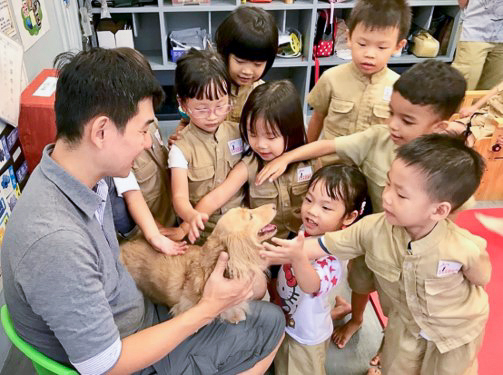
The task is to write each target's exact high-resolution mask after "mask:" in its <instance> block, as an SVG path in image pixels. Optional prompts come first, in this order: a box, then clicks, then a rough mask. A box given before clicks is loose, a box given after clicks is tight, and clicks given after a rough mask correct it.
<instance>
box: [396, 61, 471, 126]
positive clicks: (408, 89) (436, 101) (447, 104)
mask: <svg viewBox="0 0 503 375" xmlns="http://www.w3.org/2000/svg"><path fill="white" fill-rule="evenodd" d="M393 90H395V91H397V92H398V93H399V94H400V95H401V96H402V97H404V98H405V99H407V100H408V101H409V102H411V103H412V104H416V105H423V106H431V108H433V110H434V111H435V113H436V114H438V116H439V118H440V120H448V119H449V118H450V117H451V115H452V114H453V113H455V112H456V111H457V110H458V109H459V107H460V105H461V102H462V101H463V97H464V96H465V91H466V80H465V79H464V77H463V75H462V74H461V73H460V72H459V71H458V70H457V69H455V68H453V67H452V66H450V65H449V64H447V63H444V62H442V61H438V60H433V59H430V60H426V61H423V62H421V63H418V64H415V65H414V66H412V67H411V68H410V69H409V70H407V71H406V72H404V73H403V74H402V75H401V76H400V78H398V80H397V81H396V82H395V84H394V85H393Z"/></svg>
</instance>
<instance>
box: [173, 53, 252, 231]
mask: <svg viewBox="0 0 503 375" xmlns="http://www.w3.org/2000/svg"><path fill="white" fill-rule="evenodd" d="M175 89H176V93H177V95H178V100H179V103H180V105H181V106H182V108H183V110H184V111H185V112H186V113H188V114H189V115H190V124H189V125H188V126H187V127H186V128H185V129H183V130H182V132H181V133H180V139H179V140H178V141H176V142H175V144H174V145H172V146H171V149H170V152H169V159H168V166H169V168H170V169H171V183H172V191H173V207H174V209H175V212H176V213H177V215H178V216H179V217H180V218H181V219H182V220H184V221H186V222H190V221H191V220H193V219H195V218H198V219H199V220H202V218H201V216H200V214H199V213H198V212H197V211H196V210H195V209H194V207H195V205H196V204H197V203H198V202H199V200H201V198H202V197H204V196H205V195H206V194H207V193H209V192H210V191H212V190H213V189H215V188H216V187H217V186H219V185H220V184H221V183H222V182H223V181H224V180H225V179H226V177H227V175H228V174H229V172H230V170H231V169H232V168H233V167H234V166H235V165H236V164H237V163H238V162H239V161H240V160H241V155H242V152H243V141H242V139H241V136H240V134H239V128H238V126H237V125H236V124H234V123H231V122H229V121H226V120H225V118H226V116H227V114H228V113H229V111H230V109H231V104H230V101H229V89H230V78H229V75H228V73H227V69H226V66H225V64H224V62H223V61H222V58H221V57H220V56H219V55H218V54H217V53H216V52H213V51H209V50H205V51H197V50H195V49H191V50H190V51H189V52H188V53H187V54H185V55H184V56H183V57H182V58H180V59H179V60H178V62H177V64H176V70H175ZM243 197H244V196H243V190H242V189H241V188H239V189H235V190H234V191H233V193H232V194H231V195H230V196H229V197H228V199H227V200H226V202H227V203H226V204H225V205H221V206H219V207H218V208H221V209H220V210H219V211H218V212H216V213H214V214H213V215H212V216H211V217H210V218H209V221H208V223H207V226H206V230H205V232H204V236H203V238H202V239H204V238H205V237H206V236H207V235H209V234H210V233H211V231H212V230H213V228H214V226H215V224H216V222H217V220H218V219H219V217H220V216H221V214H222V213H224V212H225V211H226V210H227V209H229V208H232V207H236V206H240V204H241V202H242V200H243ZM214 211H216V210H214ZM214 211H212V213H213V212H214ZM205 219H207V218H206V217H205ZM201 222H202V221H201Z"/></svg>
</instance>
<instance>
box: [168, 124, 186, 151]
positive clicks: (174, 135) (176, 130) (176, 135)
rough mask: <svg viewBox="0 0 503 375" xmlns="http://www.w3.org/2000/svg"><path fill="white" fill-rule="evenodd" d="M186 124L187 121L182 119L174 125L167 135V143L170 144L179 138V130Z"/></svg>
mask: <svg viewBox="0 0 503 375" xmlns="http://www.w3.org/2000/svg"><path fill="white" fill-rule="evenodd" d="M187 125H188V123H187V122H184V121H183V120H180V122H179V123H178V126H177V127H176V129H175V131H174V132H173V133H172V134H171V135H170V136H169V138H168V145H169V146H171V145H172V144H174V143H175V142H176V141H178V140H179V139H180V132H181V131H182V130H183V129H184V128H185V127H186V126H187Z"/></svg>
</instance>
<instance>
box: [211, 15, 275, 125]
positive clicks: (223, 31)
mask: <svg viewBox="0 0 503 375" xmlns="http://www.w3.org/2000/svg"><path fill="white" fill-rule="evenodd" d="M215 43H216V46H217V50H218V52H219V53H220V54H221V55H222V56H223V58H224V61H225V64H226V65H227V69H228V70H229V75H230V77H231V80H232V86H231V87H232V88H231V95H232V96H233V108H232V110H231V112H230V113H229V114H228V115H227V120H230V121H235V122H239V120H240V118H241V112H242V110H243V106H244V104H245V102H246V99H247V98H248V95H250V93H251V91H252V90H253V89H254V88H255V87H257V86H258V85H260V84H262V83H264V81H262V79H261V78H262V77H264V76H265V74H266V73H267V72H268V71H269V69H270V68H271V66H272V64H273V62H274V59H275V57H276V52H277V51H278V28H277V26H276V23H275V22H274V18H273V17H272V15H271V14H269V13H267V12H266V11H265V10H263V9H261V8H258V7H247V6H240V7H239V8H237V9H235V10H234V11H233V12H232V13H231V14H230V15H229V16H228V17H227V18H226V19H225V20H224V21H223V22H222V23H221V24H220V25H219V26H218V28H217V31H216V33H215Z"/></svg>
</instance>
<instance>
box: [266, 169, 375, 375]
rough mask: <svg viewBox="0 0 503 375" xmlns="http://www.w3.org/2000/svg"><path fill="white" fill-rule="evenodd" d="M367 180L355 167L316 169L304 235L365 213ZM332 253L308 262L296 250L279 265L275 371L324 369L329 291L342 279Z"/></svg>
mask: <svg viewBox="0 0 503 375" xmlns="http://www.w3.org/2000/svg"><path fill="white" fill-rule="evenodd" d="M366 195H367V183H366V181H365V176H363V174H362V173H361V172H360V171H359V169H358V168H357V167H356V166H352V165H347V164H334V165H329V166H326V167H323V168H321V169H319V170H318V171H316V173H315V174H314V175H313V177H312V178H311V180H310V181H309V190H308V192H307V194H306V196H305V198H304V202H303V203H302V207H301V217H302V227H301V230H303V231H304V236H305V237H308V236H321V235H323V234H325V233H326V232H333V231H336V230H339V229H342V228H344V227H347V226H349V225H351V224H352V223H354V222H355V221H356V220H357V219H358V217H359V216H360V215H361V214H362V213H363V208H364V206H365V203H364V202H365V197H366ZM341 274H342V268H341V264H340V263H339V261H338V260H337V259H336V258H335V257H334V256H326V257H323V258H320V259H317V260H316V261H309V260H308V259H307V257H306V256H305V254H299V256H298V257H297V259H295V260H292V263H291V264H284V265H282V266H281V268H280V271H279V274H278V279H277V284H276V288H277V294H278V297H279V300H277V301H274V302H276V303H277V304H279V305H280V306H281V307H282V308H283V310H284V312H285V315H286V335H285V339H284V340H283V343H282V344H281V347H280V349H279V350H278V354H277V355H276V357H275V359H274V367H275V373H276V374H310V375H318V374H325V356H326V350H327V347H328V344H329V341H330V335H331V333H332V330H333V323H332V318H331V313H330V303H329V301H328V293H329V291H330V290H331V289H332V288H333V287H335V285H336V284H337V282H338V280H339V279H340V278H341Z"/></svg>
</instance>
